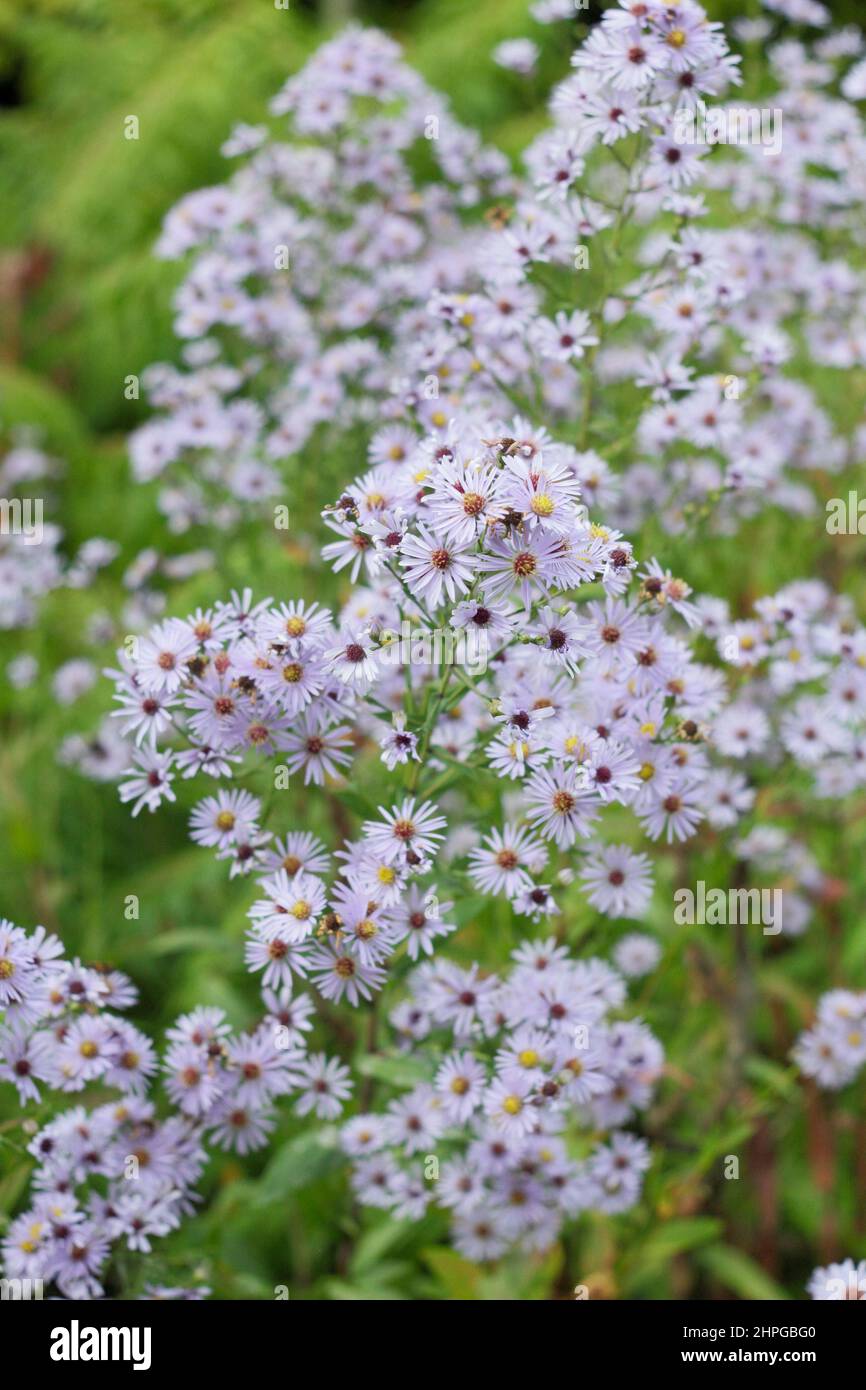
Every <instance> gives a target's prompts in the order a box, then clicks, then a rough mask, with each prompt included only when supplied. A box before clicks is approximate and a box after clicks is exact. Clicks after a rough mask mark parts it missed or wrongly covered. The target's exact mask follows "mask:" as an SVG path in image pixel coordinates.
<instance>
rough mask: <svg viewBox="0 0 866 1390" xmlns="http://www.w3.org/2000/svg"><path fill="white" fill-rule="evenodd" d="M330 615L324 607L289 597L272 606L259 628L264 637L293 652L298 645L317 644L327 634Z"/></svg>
mask: <svg viewBox="0 0 866 1390" xmlns="http://www.w3.org/2000/svg"><path fill="white" fill-rule="evenodd" d="M331 622H332V617H331V613H330V611H329V610H328V609H327V608H320V607H319V605H318V604H317V603H312V604H307V603H305V602H304V601H303V599H301V600H295V599H292V600H291V602H289V603H281V604H280V605H279V607H278V608H272V609H270V610H269V611H268V612H267V613H265V614H264V615H263V617H262V620H261V627H260V632H261V635H262V637H264V638H265V640H266V641H268V642H271V643H273V644H274V645H275V646H281V647H285V648H286V650H287V651H288V652H289V653H290V654H291V655H294V654H296V653H297V652H298V651H299V650H300V649H301V647H302V646H306V647H307V648H309V647H316V646H319V645H320V644H321V643H322V642H323V641H324V639H325V638H326V636H327V634H328V630H329V628H330V626H331Z"/></svg>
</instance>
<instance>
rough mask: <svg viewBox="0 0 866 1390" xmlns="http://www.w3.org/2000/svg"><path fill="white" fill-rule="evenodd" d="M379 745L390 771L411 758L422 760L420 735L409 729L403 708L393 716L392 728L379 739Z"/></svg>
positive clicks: (384, 761)
mask: <svg viewBox="0 0 866 1390" xmlns="http://www.w3.org/2000/svg"><path fill="white" fill-rule="evenodd" d="M379 747H380V748H381V749H382V762H383V763H384V764H385V766H386V767H387V769H388V771H389V772H393V771H394V768H395V767H397V766H399V765H400V764H403V763H408V762H409V760H410V758H414V759H415V761H416V762H420V757H419V754H418V736H417V734H413V733H412V732H411V730H407V728H406V715H405V714H404V713H403V711H402V710H400V711H399V712H398V713H397V714H395V715H394V716H393V718H392V721H391V729H390V730H389V732H388V733H387V734H384V735H383V736H382V738H380V739H379Z"/></svg>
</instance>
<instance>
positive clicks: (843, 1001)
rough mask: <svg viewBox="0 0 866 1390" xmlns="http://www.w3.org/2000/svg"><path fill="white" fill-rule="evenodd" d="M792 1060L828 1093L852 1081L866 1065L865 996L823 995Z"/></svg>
mask: <svg viewBox="0 0 866 1390" xmlns="http://www.w3.org/2000/svg"><path fill="white" fill-rule="evenodd" d="M794 1059H795V1061H796V1062H797V1065H798V1066H799V1067H800V1070H801V1071H802V1072H804V1073H805V1075H806V1076H812V1077H814V1078H815V1080H816V1081H817V1082H818V1085H819V1086H824V1087H826V1088H827V1089H828V1090H832V1091H837V1090H840V1089H841V1087H843V1086H847V1085H848V1084H849V1082H851V1081H853V1080H854V1078H855V1077H856V1076H857V1075H858V1074H859V1072H860V1070H861V1068H862V1066H863V1064H864V1062H866V993H861V994H856V993H854V992H853V991H852V990H848V989H832V990H830V992H829V994H825V995H824V996H823V998H822V999H820V1000H819V1001H818V1013H817V1018H816V1020H815V1023H814V1025H813V1027H811V1028H810V1029H808V1031H807V1032H805V1033H803V1034H802V1035H801V1036H800V1038H799V1039H798V1040H797V1045H796V1047H795V1049H794Z"/></svg>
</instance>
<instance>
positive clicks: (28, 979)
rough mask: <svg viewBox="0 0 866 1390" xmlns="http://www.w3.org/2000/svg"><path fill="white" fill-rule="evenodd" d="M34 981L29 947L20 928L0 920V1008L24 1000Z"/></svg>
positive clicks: (34, 974) (34, 973)
mask: <svg viewBox="0 0 866 1390" xmlns="http://www.w3.org/2000/svg"><path fill="white" fill-rule="evenodd" d="M35 981H36V971H35V968H34V961H33V956H32V954H31V950H30V945H29V942H28V940H27V937H26V936H25V934H24V932H23V931H22V930H21V928H20V927H15V926H13V925H12V923H11V922H7V921H5V920H0V1007H2V1008H4V1009H6V1008H8V1007H9V1005H10V1004H16V1003H18V1002H19V1001H20V1000H22V999H24V998H25V995H26V993H27V991H28V990H30V989H32V987H33V985H34V983H35Z"/></svg>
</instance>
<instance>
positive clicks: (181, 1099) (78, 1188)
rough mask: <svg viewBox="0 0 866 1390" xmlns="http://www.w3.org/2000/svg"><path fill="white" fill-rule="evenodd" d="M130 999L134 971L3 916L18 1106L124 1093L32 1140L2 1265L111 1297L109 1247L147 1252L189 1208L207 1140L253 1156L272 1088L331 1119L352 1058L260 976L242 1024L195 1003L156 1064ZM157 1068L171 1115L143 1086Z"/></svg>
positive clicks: (4, 988) (9, 1061)
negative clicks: (96, 963) (133, 1018)
mask: <svg viewBox="0 0 866 1390" xmlns="http://www.w3.org/2000/svg"><path fill="white" fill-rule="evenodd" d="M136 998H137V994H136V990H135V988H134V987H133V985H132V984H131V982H130V981H129V979H128V978H127V977H126V976H125V975H123V974H122V973H121V972H119V971H116V970H111V969H107V968H99V969H96V968H94V967H92V966H86V965H83V964H82V962H81V961H79V960H77V959H75V960H68V959H66V958H65V957H64V954H63V946H62V944H61V942H60V941H59V940H58V939H57V937H55V936H51V935H49V934H48V933H46V932H45V930H44V928H42V927H37V928H36V930H35V931H34V932H32V933H31V934H28V933H26V932H25V931H23V930H22V929H21V928H20V927H16V926H14V925H13V924H12V923H11V922H6V921H0V1081H6V1082H8V1083H11V1084H12V1085H13V1086H15V1087H16V1089H17V1091H18V1095H19V1097H20V1100H21V1103H22V1104H34V1103H37V1102H39V1101H40V1099H41V1097H42V1090H43V1088H47V1089H48V1090H49V1091H53V1092H57V1093H58V1094H61V1095H67V1096H73V1095H75V1096H77V1095H79V1094H82V1093H84V1092H85V1091H86V1088H88V1087H90V1086H98V1087H99V1090H100V1091H101V1092H102V1093H104V1091H105V1090H106V1089H109V1090H116V1091H118V1092H119V1093H120V1096H119V1098H118V1099H117V1100H113V1101H105V1102H103V1103H100V1104H96V1105H85V1104H76V1105H73V1106H72V1107H71V1108H68V1109H66V1110H63V1111H61V1112H60V1113H59V1114H58V1115H57V1116H56V1117H55V1118H54V1119H52V1120H50V1121H49V1122H48V1123H47V1124H44V1125H43V1126H42V1127H41V1128H40V1129H38V1131H36V1132H35V1133H34V1134H33V1137H32V1139H31V1140H30V1142H29V1143H28V1146H27V1149H28V1152H29V1153H30V1154H31V1155H32V1156H33V1158H34V1159H35V1160H36V1165H37V1167H36V1171H35V1174H34V1179H33V1182H34V1187H35V1189H36V1196H35V1199H34V1201H33V1204H32V1206H31V1207H30V1208H29V1209H28V1210H27V1211H25V1212H23V1213H22V1214H21V1215H20V1216H18V1217H16V1219H15V1220H14V1221H13V1222H12V1223H11V1225H10V1227H9V1229H8V1231H7V1233H6V1235H5V1237H4V1241H3V1261H4V1266H5V1270H6V1274H7V1275H8V1276H9V1277H10V1278H15V1279H19V1278H21V1279H31V1280H33V1279H41V1280H43V1281H45V1282H46V1283H47V1282H49V1281H53V1282H54V1283H56V1285H57V1287H58V1289H59V1290H60V1292H61V1293H62V1294H63V1295H64V1297H66V1298H72V1299H82V1298H97V1297H100V1296H102V1294H103V1293H104V1291H105V1280H106V1278H107V1276H108V1273H109V1268H110V1261H111V1258H112V1254H113V1252H114V1247H116V1246H117V1247H120V1248H124V1249H126V1250H130V1251H136V1252H144V1253H148V1252H149V1251H150V1250H151V1242H152V1240H153V1239H154V1238H156V1237H160V1236H164V1235H167V1234H168V1233H169V1232H170V1231H172V1230H174V1229H175V1228H176V1227H177V1226H178V1225H179V1224H180V1221H181V1219H182V1217H184V1216H188V1215H190V1214H192V1212H193V1211H194V1210H195V1204H196V1200H197V1199H196V1197H195V1193H194V1187H195V1184H196V1182H197V1181H198V1179H199V1177H200V1176H201V1173H202V1171H203V1169H204V1166H205V1162H206V1151H205V1148H204V1143H205V1142H208V1143H210V1144H213V1145H215V1146H217V1147H218V1148H222V1149H229V1150H235V1151H237V1152H239V1153H247V1152H249V1151H250V1150H251V1149H255V1148H259V1147H261V1146H262V1145H263V1144H264V1143H265V1142H266V1138H267V1135H268V1133H269V1132H270V1130H271V1129H272V1128H273V1125H274V1123H275V1107H274V1102H275V1100H276V1099H277V1098H278V1097H280V1096H284V1095H287V1094H288V1093H290V1092H296V1093H297V1100H296V1109H297V1111H298V1113H299V1114H301V1115H307V1114H309V1113H311V1112H312V1113H315V1114H317V1115H319V1116H320V1117H327V1118H329V1119H333V1118H334V1117H335V1116H336V1115H338V1114H339V1112H340V1109H341V1106H342V1102H343V1101H344V1100H345V1099H346V1097H347V1096H348V1095H349V1094H350V1091H351V1086H350V1084H349V1082H348V1073H347V1069H346V1068H345V1067H343V1066H342V1065H341V1064H340V1063H339V1062H338V1061H336V1060H335V1059H328V1058H327V1057H326V1056H325V1055H324V1054H323V1053H312V1054H308V1052H307V1050H306V1043H307V1039H306V1036H305V1035H306V1033H307V1032H309V1030H310V1028H311V1027H312V1024H311V1022H310V1014H311V1012H312V1006H311V1003H310V1000H309V999H308V998H305V997H303V996H301V997H298V998H297V999H292V997H291V993H290V991H288V990H286V989H282V990H278V991H274V990H270V989H266V990H265V991H264V995H263V999H264V1008H265V1013H264V1017H263V1018H262V1019H261V1020H260V1022H259V1023H258V1024H257V1026H256V1027H255V1028H253V1029H251V1030H250V1031H248V1032H246V1033H243V1034H233V1033H232V1032H231V1030H230V1027H229V1025H228V1023H227V1022H226V1019H225V1016H224V1015H223V1013H222V1011H221V1010H219V1009H207V1008H199V1009H195V1010H194V1011H193V1012H192V1013H190V1014H188V1015H184V1016H183V1017H181V1018H179V1019H178V1020H177V1022H176V1023H175V1025H174V1026H173V1027H172V1028H170V1029H169V1031H168V1034H167V1049H166V1052H165V1056H164V1059H163V1061H162V1063H161V1064H160V1061H159V1058H158V1056H157V1053H156V1050H155V1048H154V1046H153V1044H152V1043H151V1041H150V1040H149V1039H148V1038H147V1037H146V1036H145V1034H143V1033H142V1032H141V1031H140V1030H139V1029H138V1028H136V1027H135V1026H134V1024H132V1023H130V1022H129V1021H128V1020H127V1019H126V1018H124V1017H122V1016H121V1014H120V1013H119V1012H116V1011H122V1010H125V1009H128V1008H130V1007H131V1006H132V1005H133V1004H134V1003H135V1001H136ZM160 1069H161V1070H162V1071H163V1072H164V1081H165V1089H166V1091H167V1093H168V1096H169V1098H170V1100H171V1103H172V1107H173V1108H172V1111H171V1113H169V1114H168V1116H167V1117H166V1118H160V1117H159V1115H158V1112H157V1107H156V1104H155V1102H154V1101H153V1100H152V1099H151V1098H149V1096H148V1091H149V1090H150V1088H151V1086H152V1084H153V1083H154V1081H155V1078H156V1076H157V1073H158V1072H159V1071H160ZM34 1129H35V1126H34Z"/></svg>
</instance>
